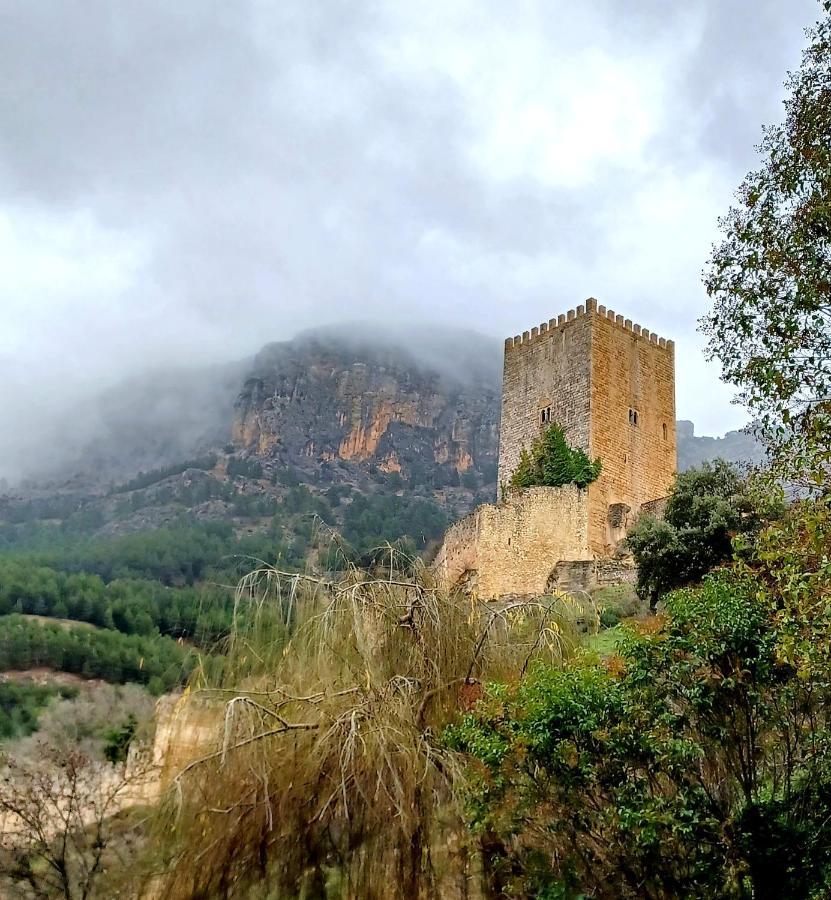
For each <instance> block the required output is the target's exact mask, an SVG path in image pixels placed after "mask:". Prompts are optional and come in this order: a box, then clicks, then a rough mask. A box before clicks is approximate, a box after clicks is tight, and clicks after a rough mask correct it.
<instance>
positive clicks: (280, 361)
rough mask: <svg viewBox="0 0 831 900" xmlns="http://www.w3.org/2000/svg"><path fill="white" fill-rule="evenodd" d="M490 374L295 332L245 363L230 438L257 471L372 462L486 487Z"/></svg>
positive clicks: (491, 433)
mask: <svg viewBox="0 0 831 900" xmlns="http://www.w3.org/2000/svg"><path fill="white" fill-rule="evenodd" d="M498 421H499V392H498V382H497V379H496V378H495V377H494V376H493V374H492V375H491V377H490V379H489V382H488V381H485V382H483V381H481V380H479V381H478V382H475V381H474V380H473V379H472V378H471V377H470V375H469V374H462V373H458V374H455V373H453V372H452V371H449V370H446V371H441V370H440V369H437V368H432V367H427V366H425V365H423V364H422V363H420V362H419V361H418V360H417V359H416V358H415V357H414V356H413V355H412V354H411V353H410V352H409V351H407V350H406V349H405V348H403V347H400V346H397V347H378V346H371V345H369V344H366V343H364V344H360V343H357V342H354V341H350V342H341V341H337V340H335V339H328V340H324V339H320V338H304V339H300V340H296V341H292V342H287V343H281V344H272V345H270V346H268V347H266V348H265V349H264V350H263V351H262V352H261V353H260V354H259V355H258V356H257V357H256V359H255V360H254V363H253V365H252V367H251V372H250V374H249V376H248V378H247V379H246V380H245V383H244V386H243V389H242V392H241V393H240V395H239V398H238V400H237V403H236V418H235V423H234V428H233V443H234V445H235V447H236V448H238V449H239V450H241V451H243V452H244V453H246V454H248V455H250V456H253V457H256V458H257V459H259V460H260V461H261V462H262V463H263V464H264V465H265V466H266V467H271V466H277V467H279V466H292V467H296V468H299V469H300V470H310V469H311V470H320V469H321V468H322V467H324V468H328V469H332V468H333V467H337V466H343V465H344V464H355V465H358V466H365V467H375V468H377V469H379V470H380V471H381V472H385V473H387V474H390V473H399V474H400V475H401V477H402V479H404V480H407V479H410V480H412V479H413V478H416V479H417V478H418V476H419V475H420V474H422V473H424V472H425V471H426V470H430V471H431V472H434V473H435V472H438V473H439V474H440V476H441V478H440V479H439V481H440V482H444V483H452V482H453V481H455V482H456V483H458V477H459V476H460V475H464V474H465V473H468V472H469V473H472V474H473V475H475V476H476V480H477V481H478V482H479V483H495V468H496V457H497V452H498Z"/></svg>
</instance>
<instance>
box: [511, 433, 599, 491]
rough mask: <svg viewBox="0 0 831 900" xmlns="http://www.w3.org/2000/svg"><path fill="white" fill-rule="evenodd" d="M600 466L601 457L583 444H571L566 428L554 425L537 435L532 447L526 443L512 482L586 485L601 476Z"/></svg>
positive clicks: (521, 485)
mask: <svg viewBox="0 0 831 900" xmlns="http://www.w3.org/2000/svg"><path fill="white" fill-rule="evenodd" d="M600 468H601V463H600V460H599V459H595V460H591V459H589V457H588V455H587V454H586V453H585V451H583V450H581V449H580V448H579V447H570V446H569V444H568V441H567V440H566V436H565V433H564V432H563V429H562V428H561V427H560V426H559V425H551V426H549V427H548V428H546V429H545V431H543V432H542V433H541V434H540V435H539V436H538V437H536V438H535V439H534V441H533V443H532V444H531V449H530V450H527V449H525V448H524V447H523V449H522V451H521V453H520V457H519V465H518V466H517V468H516V471H515V472H514V473H513V475H511V481H510V485H511V487H515V488H529V487H535V486H540V487H560V486H561V485H564V484H576V485H577V486H578V487H581V488H582V487H586V486H587V485H589V484H591V483H592V482H593V481H596V480H597V478H598V476H599V475H600Z"/></svg>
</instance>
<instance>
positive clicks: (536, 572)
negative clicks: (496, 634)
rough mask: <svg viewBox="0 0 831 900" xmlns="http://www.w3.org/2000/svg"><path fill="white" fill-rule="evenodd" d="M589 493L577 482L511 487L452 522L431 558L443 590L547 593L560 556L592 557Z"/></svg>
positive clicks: (484, 594)
mask: <svg viewBox="0 0 831 900" xmlns="http://www.w3.org/2000/svg"><path fill="white" fill-rule="evenodd" d="M588 523H589V496H588V492H587V491H586V490H581V489H580V488H578V487H576V486H575V485H566V486H564V487H559V488H546V487H535V488H528V489H526V490H524V491H521V492H519V491H516V492H513V491H509V492H507V493H506V495H505V497H504V498H503V500H502V502H500V503H499V504H497V505H494V504H486V505H484V506H480V507H478V508H477V509H476V510H475V511H474V512H473V513H471V514H470V515H469V516H468V517H467V518H465V519H462V520H461V521H460V522H457V523H456V524H455V525H453V526H451V527H450V529H449V530H448V532H447V534H446V535H445V539H444V544H443V545H442V547H441V550H440V551H439V554H438V556H437V557H436V560H435V562H434V563H433V571H434V573H435V575H436V578H437V581H438V583H439V585H440V587H442V588H443V589H444V590H451V589H452V588H454V587H455V586H457V585H458V584H460V583H464V582H466V583H467V587H468V589H470V590H471V592H472V593H475V594H476V596H478V597H480V598H481V599H493V598H497V597H504V596H506V595H510V594H520V595H525V594H537V595H539V594H543V593H545V590H546V587H547V586H548V583H549V578H550V577H551V575H552V572H553V571H554V569H555V568H556V566H557V564H558V563H559V562H560V561H562V560H581V559H583V560H588V559H590V558H591V553H590V549H589V541H588Z"/></svg>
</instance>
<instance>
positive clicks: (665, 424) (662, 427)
mask: <svg viewBox="0 0 831 900" xmlns="http://www.w3.org/2000/svg"><path fill="white" fill-rule="evenodd" d="M661 430H662V431H663V433H664V440H666V439H667V423H666V422H664V424H663V425H661Z"/></svg>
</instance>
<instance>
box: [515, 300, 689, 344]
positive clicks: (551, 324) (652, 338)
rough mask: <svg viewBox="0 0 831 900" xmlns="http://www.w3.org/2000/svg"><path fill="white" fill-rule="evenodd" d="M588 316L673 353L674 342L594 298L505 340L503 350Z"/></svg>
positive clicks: (536, 339) (543, 336)
mask: <svg viewBox="0 0 831 900" xmlns="http://www.w3.org/2000/svg"><path fill="white" fill-rule="evenodd" d="M589 316H600V317H601V318H605V319H608V320H609V321H610V322H613V323H614V324H615V325H616V326H617V327H618V328H621V329H623V330H625V331H628V332H630V333H631V334H634V335H636V336H638V337H641V338H643V339H644V340H645V341H649V343H651V344H655V345H657V346H658V347H664V348H666V349H667V350H669V351H670V352H674V350H675V342H674V341H671V340H667V339H666V338H662V337H659V336H658V335H657V334H655V332H654V331H650V330H649V329H648V328H642V327H641V326H640V325H638V324H637V323H636V322H633V321H632V320H631V319H626V318H624V317H623V316H621V315H620V314H618V313H615V311H614V310H613V309H606V307H605V306H602V305H600V306H599V305H598V303H597V300H595V299H594V297H589V298H588V300H586V302H585V304H580V306H578V307H576V308H575V309H570V310H569V311H568V312H565V313H561V314H560V315H559V316H556V317H555V318H553V319H549V320H548V321H547V322H541V323H540V324H539V325H536V326H535V327H534V328H531V329H530V330H529V331H524V332H523V333H522V334H518V335H516V336H515V337H509V338H507V339H506V341H505V350H506V351H507V350H512V349H513V348H514V347H521V346H524V345H527V344H533V343H534V342H535V341H538V340H540V339H544V338H546V337H548V336H549V334H550V333H551V332H552V331H558V330H559V329H561V328H565V327H567V326H569V325H571V324H572V323H576V322H578V321H579V320H581V319H584V318H586V317H589Z"/></svg>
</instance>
